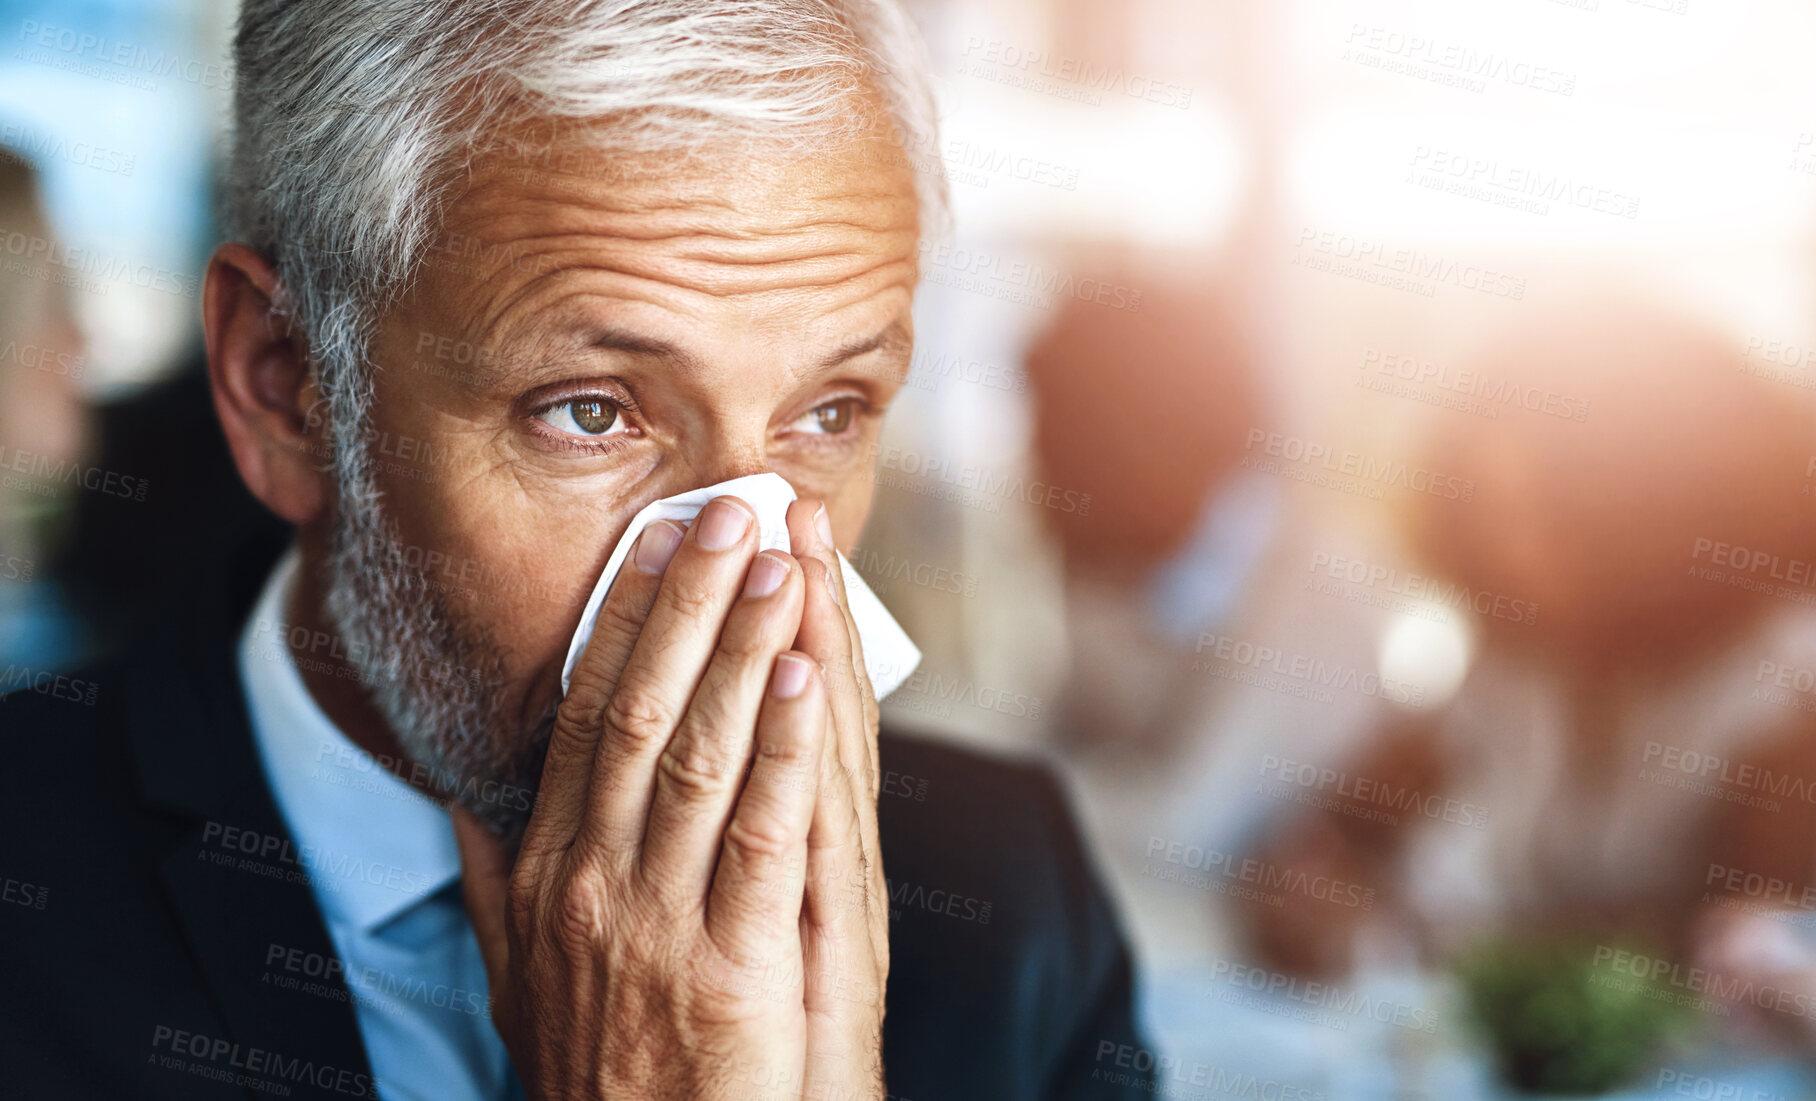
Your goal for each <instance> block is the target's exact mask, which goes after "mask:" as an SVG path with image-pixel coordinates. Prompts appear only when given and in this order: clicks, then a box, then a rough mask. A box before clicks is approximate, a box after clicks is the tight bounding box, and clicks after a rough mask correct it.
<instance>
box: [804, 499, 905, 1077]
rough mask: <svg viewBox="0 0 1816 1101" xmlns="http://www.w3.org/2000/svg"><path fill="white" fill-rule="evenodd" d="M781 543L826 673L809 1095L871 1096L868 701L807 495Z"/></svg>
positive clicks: (874, 859) (875, 934)
mask: <svg viewBox="0 0 1816 1101" xmlns="http://www.w3.org/2000/svg"><path fill="white" fill-rule="evenodd" d="M788 533H789V549H790V550H792V551H793V552H794V556H795V558H796V560H797V561H799V562H800V564H801V568H802V572H803V575H804V577H805V580H806V583H807V584H806V590H807V591H806V599H805V602H804V607H803V610H802V614H801V632H800V634H799V635H798V636H797V637H796V639H795V645H796V646H798V647H799V648H801V649H802V650H805V651H806V652H807V653H809V654H812V655H813V656H814V657H815V658H816V659H817V660H818V661H819V663H820V666H821V668H823V669H824V670H825V671H826V680H827V687H828V701H829V705H830V711H831V717H830V721H831V729H830V730H829V731H828V732H827V736H826V738H825V741H824V746H825V749H824V753H825V759H824V763H823V764H822V766H821V779H820V797H819V800H818V801H817V802H816V803H815V804H814V811H813V828H812V831H811V832H810V834H809V835H808V841H807V846H808V858H807V909H806V912H805V913H804V914H803V915H802V921H801V936H802V951H803V953H804V957H805V961H806V968H807V992H806V993H807V1053H808V1065H807V1088H806V1093H805V1096H806V1097H809V1098H821V1097H827V1098H879V1097H882V1096H883V1095H884V1093H885V1090H884V1088H883V1052H882V1039H883V992H884V986H885V984H886V983H887V981H888V978H889V888H888V884H887V883H886V882H885V881H884V878H883V854H882V849H881V847H880V844H879V842H878V840H877V821H876V800H877V792H878V789H879V787H880V785H881V783H882V777H881V773H880V771H879V769H878V766H877V702H876V694H875V692H874V691H873V690H872V688H871V686H870V678H869V676H868V675H867V674H866V672H865V669H864V650H863V645H862V643H861V642H860V641H859V639H858V629H857V624H856V622H855V621H854V620H853V619H852V618H851V614H850V608H851V602H850V601H849V600H848V599H846V595H845V575H844V573H843V572H842V571H841V570H840V569H839V564H838V554H837V552H836V551H835V550H834V548H833V540H832V526H831V524H830V523H829V521H828V519H827V516H826V509H825V507H824V506H823V505H821V504H820V503H819V502H818V501H811V500H804V501H795V502H794V503H793V504H791V505H789V506H788Z"/></svg>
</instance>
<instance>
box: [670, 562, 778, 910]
mask: <svg viewBox="0 0 1816 1101" xmlns="http://www.w3.org/2000/svg"><path fill="white" fill-rule="evenodd" d="M801 587H802V586H801V570H800V567H799V566H798V565H796V564H795V561H794V559H793V558H791V557H790V556H788V555H787V554H784V553H782V552H780V551H764V552H763V553H761V554H759V555H757V556H756V558H754V559H753V560H752V561H751V565H750V570H749V572H748V573H747V574H746V575H745V581H744V589H743V592H742V593H741V594H740V595H739V597H738V601H737V603H736V604H734V605H733V606H732V609H731V613H730V614H729V615H727V616H726V617H725V630H724V631H723V632H721V634H720V635H719V644H718V649H717V650H715V651H714V653H713V656H712V661H711V663H710V664H709V665H707V667H706V673H705V675H704V676H702V677H701V678H700V686H699V687H698V688H697V689H695V690H694V694H693V699H692V701H690V702H689V704H688V706H687V713H686V715H684V716H683V717H682V719H681V725H680V726H679V728H678V729H676V731H675V735H674V737H672V738H670V739H669V742H668V747H667V748H666V749H664V750H663V751H662V755H661V756H660V757H659V758H658V759H657V761H656V789H655V795H654V797H653V798H652V799H651V801H650V811H649V825H648V829H647V831H646V833H645V835H644V841H643V849H642V853H641V857H640V860H639V863H638V871H639V872H640V873H641V875H642V878H643V881H644V882H645V883H646V884H649V885H651V886H653V887H655V888H656V889H657V890H658V891H660V892H663V893H665V894H667V895H669V896H671V897H685V898H691V899H694V900H700V899H704V898H705V897H706V890H707V887H708V885H709V884H710V882H711V880H712V873H713V863H714V860H715V858H716V857H717V855H718V851H719V845H720V841H721V839H722V838H723V836H724V834H725V828H726V824H727V823H728V822H729V821H730V820H731V815H732V808H733V805H734V804H735V802H736V800H737V798H738V790H739V788H741V787H742V786H743V783H744V772H745V766H746V765H748V764H750V763H751V747H752V744H753V742H754V741H755V738H756V729H757V720H758V715H759V713H760V712H761V710H762V707H763V693H764V690H765V688H766V687H767V686H768V684H769V679H770V674H771V671H772V670H773V669H774V668H775V664H776V659H777V657H778V656H779V655H781V653H782V652H783V651H784V650H787V649H788V648H789V646H790V645H792V644H793V641H794V637H795V633H796V632H797V630H798V629H799V628H800V624H801Z"/></svg>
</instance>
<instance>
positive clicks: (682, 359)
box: [587, 321, 913, 374]
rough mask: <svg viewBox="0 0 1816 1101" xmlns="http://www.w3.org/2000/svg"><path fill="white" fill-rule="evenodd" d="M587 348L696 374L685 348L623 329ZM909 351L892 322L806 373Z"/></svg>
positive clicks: (696, 364) (602, 332)
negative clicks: (878, 353) (884, 353)
mask: <svg viewBox="0 0 1816 1101" xmlns="http://www.w3.org/2000/svg"><path fill="white" fill-rule="evenodd" d="M587 344H588V346H589V347H593V348H603V349H605V350H607V351H614V352H626V353H628V354H630V355H638V356H648V357H650V358H651V359H663V360H667V361H668V362H670V363H673V364H674V365H675V366H677V367H679V368H680V369H682V370H684V371H697V370H699V368H700V360H699V359H698V358H696V357H695V356H694V355H693V353H691V352H689V351H687V350H686V349H685V348H678V347H676V346H675V345H673V344H670V343H668V342H667V341H665V340H658V339H656V338H655V337H650V336H644V335H642V334H640V333H633V332H628V331H626V330H624V329H610V328H607V329H599V330H596V331H595V333H594V335H593V338H592V339H591V340H590V341H588V342H587ZM912 347H913V341H912V340H911V339H910V338H909V336H908V331H907V329H906V328H905V327H904V326H903V325H902V323H901V322H900V321H894V322H891V323H890V324H889V326H888V327H887V328H885V329H883V330H881V331H880V332H877V333H875V334H873V335H871V336H866V337H859V338H858V339H856V340H852V341H849V342H847V343H846V344H844V345H842V346H840V347H839V348H838V350H836V351H834V352H833V353H832V354H831V355H828V356H826V357H825V358H824V359H822V360H820V361H819V362H818V363H816V364H814V365H813V366H812V367H811V368H809V371H810V372H811V373H814V374H819V373H821V372H825V371H830V370H832V369H833V368H834V367H837V366H839V365H840V364H842V363H845V362H847V361H849V360H853V359H856V358H857V357H859V356H861V355H865V354H867V353H869V352H874V351H877V350H878V349H882V350H884V351H887V352H890V353H893V354H896V355H900V356H902V357H904V358H905V357H906V356H907V354H908V353H909V351H910V350H911V349H912Z"/></svg>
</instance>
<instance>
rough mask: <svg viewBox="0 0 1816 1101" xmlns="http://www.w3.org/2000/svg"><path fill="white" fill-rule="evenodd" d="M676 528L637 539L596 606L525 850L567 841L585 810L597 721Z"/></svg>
mask: <svg viewBox="0 0 1816 1101" xmlns="http://www.w3.org/2000/svg"><path fill="white" fill-rule="evenodd" d="M683 534H684V532H683V529H682V527H681V525H679V524H676V523H674V522H673V521H669V520H659V521H657V522H656V523H653V524H651V525H650V526H649V527H647V528H644V529H643V532H642V534H640V535H639V536H637V543H636V545H635V546H634V547H632V548H631V553H630V555H629V557H627V558H626V559H625V562H624V565H623V566H622V567H620V568H619V570H618V576H617V577H615V578H613V579H612V587H611V589H610V591H608V592H607V593H606V596H605V600H604V601H603V602H602V603H601V604H600V606H599V615H598V617H597V619H596V621H595V623H594V626H593V636H592V638H590V639H588V640H587V644H586V648H585V649H584V650H583V651H582V652H581V654H580V660H579V661H577V662H575V663H574V673H573V676H572V677H571V678H570V679H569V681H568V692H567V696H566V697H565V698H564V699H563V700H562V701H561V706H560V707H559V708H558V709H557V710H556V712H555V728H554V730H553V731H552V732H551V733H550V735H549V750H548V756H547V758H546V760H545V761H544V763H543V766H542V782H541V785H540V787H539V788H538V790H537V795H536V809H535V811H534V812H533V813H532V814H531V816H530V822H529V824H528V825H527V826H526V827H525V829H524V838H523V847H524V850H525V851H527V852H532V853H541V852H549V851H554V850H560V849H565V848H567V847H568V846H569V845H570V844H572V843H573V840H574V834H575V833H576V832H577V831H578V829H579V825H580V820H581V816H582V815H583V813H584V812H585V808H586V793H587V789H588V787H589V785H590V784H591V780H592V774H593V759H594V757H595V755H596V750H597V746H598V743H599V732H600V728H601V726H602V716H603V715H604V713H605V705H606V701H607V700H609V699H610V698H611V693H612V688H613V687H614V686H615V685H616V684H617V683H618V677H619V674H620V673H621V672H622V671H623V669H624V663H625V662H626V661H627V660H628V659H629V658H630V654H631V648H632V647H633V646H635V645H636V642H637V635H638V633H639V632H640V631H641V630H642V628H643V622H644V619H645V618H646V617H647V616H648V615H649V610H650V606H651V605H652V604H653V603H654V602H655V599H656V592H657V589H658V588H659V587H660V586H661V584H662V574H663V571H664V570H666V569H667V568H668V564H669V560H670V559H672V558H673V557H674V555H675V551H676V549H677V548H679V547H680V545H681V538H682V535H683Z"/></svg>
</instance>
